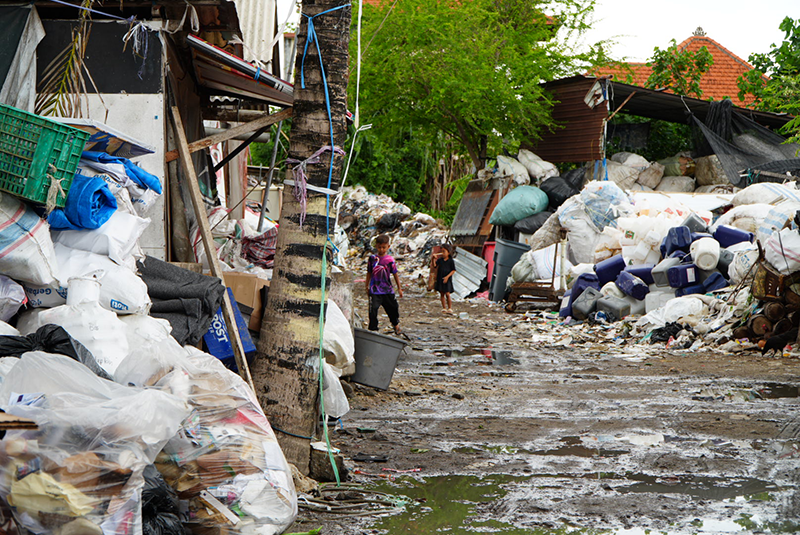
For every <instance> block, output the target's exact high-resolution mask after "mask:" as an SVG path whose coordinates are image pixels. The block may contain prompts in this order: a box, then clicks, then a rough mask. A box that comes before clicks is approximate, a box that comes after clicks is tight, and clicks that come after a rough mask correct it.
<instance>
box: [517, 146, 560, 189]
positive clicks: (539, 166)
mask: <svg viewBox="0 0 800 535" xmlns="http://www.w3.org/2000/svg"><path fill="white" fill-rule="evenodd" d="M519 163H521V164H522V165H523V166H524V167H525V169H527V171H528V174H529V175H530V177H531V178H533V179H535V180H536V181H537V182H541V181H543V180H545V179H546V178H550V177H552V176H558V168H557V167H556V166H555V165H553V164H552V163H550V162H546V161H544V160H542V159H541V158H539V156H537V155H536V154H534V153H532V152H531V151H529V150H526V149H520V150H519Z"/></svg>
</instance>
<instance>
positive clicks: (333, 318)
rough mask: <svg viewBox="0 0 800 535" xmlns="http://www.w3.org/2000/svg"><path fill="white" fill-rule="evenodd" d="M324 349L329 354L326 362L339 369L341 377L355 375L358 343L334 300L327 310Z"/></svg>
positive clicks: (330, 302) (328, 304)
mask: <svg viewBox="0 0 800 535" xmlns="http://www.w3.org/2000/svg"><path fill="white" fill-rule="evenodd" d="M322 348H323V349H324V350H325V351H326V353H327V354H326V360H328V363H329V364H331V365H332V366H335V367H336V368H338V370H339V372H338V373H339V375H340V376H345V375H353V374H354V373H355V372H356V360H355V352H356V342H355V339H354V338H353V329H352V328H351V327H350V322H349V321H347V318H346V317H345V315H344V313H343V312H342V309H340V308H339V305H337V304H336V302H335V301H334V300H333V299H328V303H327V306H326V308H325V329H324V331H323V336H322ZM331 361H332V362H331Z"/></svg>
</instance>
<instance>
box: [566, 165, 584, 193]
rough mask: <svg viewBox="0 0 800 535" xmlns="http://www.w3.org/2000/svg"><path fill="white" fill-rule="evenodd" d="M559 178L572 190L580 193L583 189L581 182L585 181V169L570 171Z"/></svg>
mask: <svg viewBox="0 0 800 535" xmlns="http://www.w3.org/2000/svg"><path fill="white" fill-rule="evenodd" d="M561 178H563V179H564V182H566V183H567V184H569V185H570V187H572V189H574V190H577V191H580V190H582V189H583V181H584V180H585V179H586V169H585V168H583V167H578V168H577V169H571V170H570V171H567V172H566V173H563V174H562V175H561Z"/></svg>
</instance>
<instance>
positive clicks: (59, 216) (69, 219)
mask: <svg viewBox="0 0 800 535" xmlns="http://www.w3.org/2000/svg"><path fill="white" fill-rule="evenodd" d="M116 210H117V200H116V199H115V198H114V194H113V193H111V190H110V189H108V184H106V181H105V180H103V179H102V178H101V177H100V176H91V177H90V176H84V175H82V174H80V173H78V174H76V175H75V178H74V179H73V180H72V186H71V187H70V188H69V192H68V193H67V200H66V203H65V204H64V208H56V209H55V210H53V211H52V212H50V215H49V216H47V222H48V223H49V224H50V228H52V229H53V230H84V229H97V228H100V227H101V226H102V225H103V223H105V222H106V221H108V220H109V218H110V217H111V216H112V215H113V214H114V212H116Z"/></svg>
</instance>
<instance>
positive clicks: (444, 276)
mask: <svg viewBox="0 0 800 535" xmlns="http://www.w3.org/2000/svg"><path fill="white" fill-rule="evenodd" d="M434 265H435V266H436V285H435V286H434V290H436V291H437V292H439V298H440V299H441V300H442V313H443V314H452V313H453V302H452V301H451V300H450V294H451V293H453V275H455V273H456V263H455V262H454V261H453V247H452V246H451V245H449V244H445V245H443V246H442V252H441V256H440V257H439V258H437V259H436V260H435V263H434Z"/></svg>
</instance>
